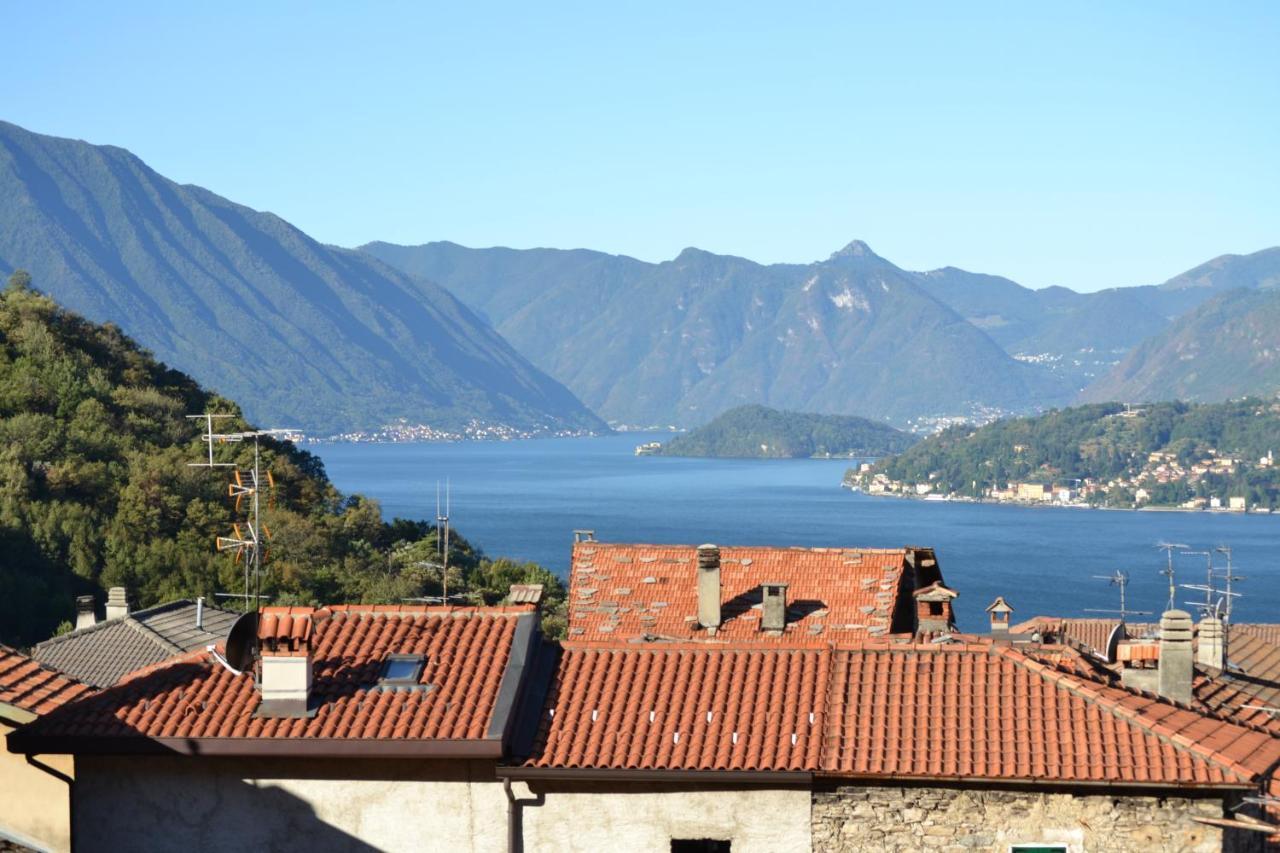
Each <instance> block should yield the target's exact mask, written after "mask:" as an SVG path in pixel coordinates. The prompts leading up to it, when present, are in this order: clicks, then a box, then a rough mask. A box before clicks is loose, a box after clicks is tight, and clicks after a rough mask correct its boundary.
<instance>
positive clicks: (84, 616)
mask: <svg viewBox="0 0 1280 853" xmlns="http://www.w3.org/2000/svg"><path fill="white" fill-rule="evenodd" d="M96 624H98V617H97V615H96V614H95V613H94V612H93V596H92V595H77V596H76V630H77V631H79V630H80V629H81V628H89V627H92V626H94V625H96Z"/></svg>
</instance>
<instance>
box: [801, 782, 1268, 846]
mask: <svg viewBox="0 0 1280 853" xmlns="http://www.w3.org/2000/svg"><path fill="white" fill-rule="evenodd" d="M1192 816H1202V817H1222V816H1223V801H1222V799H1219V798H1207V799H1192V798H1186V797H1158V796H1131V795H1128V794H1123V793H1117V794H1091V793H1079V794H1071V793H1038V792H1023V791H1014V790H985V789H974V788H940V787H932V788H931V787H888V786H886V787H841V788H837V789H835V790H829V791H815V792H814V794H813V849H814V850H815V851H833V853H834V851H838V852H839V853H845V851H855V850H875V851H881V850H883V851H899V850H904V851H905V850H911V851H915V850H938V851H944V853H972V851H975V850H1002V851H1007V850H1009V849H1010V846H1011V845H1014V844H1035V843H1037V842H1040V843H1045V844H1064V845H1066V848H1067V850H1069V851H1071V853H1083V851H1089V853H1104V851H1130V850H1142V851H1179V853H1210V851H1215V853H1216V851H1231V853H1237V851H1251V850H1260V849H1261V840H1260V839H1261V834H1260V833H1244V832H1228V833H1227V834H1226V836H1227V837H1225V838H1224V836H1223V831H1222V830H1220V829H1217V828H1215V827H1211V826H1205V825H1203V824H1199V823H1196V822H1194V821H1193V820H1191V818H1192Z"/></svg>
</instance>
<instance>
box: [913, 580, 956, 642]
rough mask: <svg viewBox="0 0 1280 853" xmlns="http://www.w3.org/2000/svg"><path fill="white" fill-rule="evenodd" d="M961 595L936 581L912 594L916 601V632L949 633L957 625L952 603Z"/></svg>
mask: <svg viewBox="0 0 1280 853" xmlns="http://www.w3.org/2000/svg"><path fill="white" fill-rule="evenodd" d="M957 595H959V593H958V592H956V591H955V590H953V589H948V588H947V587H945V586H943V585H942V581H934V582H933V583H931V584H929V585H928V586H926V587H922V588H921V589H917V590H916V591H915V592H913V593H912V596H914V597H915V600H916V631H919V632H922V633H930V632H934V633H947V632H949V631H950V630H951V629H952V627H954V625H955V617H954V616H953V615H952V612H951V601H952V600H953V599H954V598H955V597H956V596H957Z"/></svg>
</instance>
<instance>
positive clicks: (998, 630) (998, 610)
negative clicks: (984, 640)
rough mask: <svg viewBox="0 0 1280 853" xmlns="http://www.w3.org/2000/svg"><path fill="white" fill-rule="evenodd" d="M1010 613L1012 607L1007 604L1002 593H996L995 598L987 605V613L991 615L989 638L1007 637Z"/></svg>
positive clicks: (1003, 638) (1011, 612)
mask: <svg viewBox="0 0 1280 853" xmlns="http://www.w3.org/2000/svg"><path fill="white" fill-rule="evenodd" d="M1012 614H1013V608H1012V607H1010V606H1009V602H1007V601H1005V600H1004V596H1003V595H997V596H996V600H995V601H993V602H991V604H990V605H989V606H988V607H987V615H989V616H990V617H991V638H992V639H993V640H1008V639H1009V617H1010V616H1011V615H1012Z"/></svg>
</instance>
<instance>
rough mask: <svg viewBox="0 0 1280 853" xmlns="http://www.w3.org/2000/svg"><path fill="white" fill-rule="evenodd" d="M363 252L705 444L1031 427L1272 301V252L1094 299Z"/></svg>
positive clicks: (433, 252) (508, 256)
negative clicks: (734, 434) (863, 432)
mask: <svg viewBox="0 0 1280 853" xmlns="http://www.w3.org/2000/svg"><path fill="white" fill-rule="evenodd" d="M361 248H362V250H363V251H365V252H367V253H369V254H372V255H374V256H375V257H378V258H380V259H382V260H384V261H386V262H387V263H388V264H390V265H392V266H395V267H397V268H399V269H401V270H403V271H405V272H407V273H410V274H412V275H414V276H416V277H419V278H422V279H427V280H432V281H436V282H439V283H440V284H441V285H443V286H444V287H446V288H448V289H449V290H451V291H452V292H454V293H455V294H457V296H458V297H459V298H460V299H462V300H463V301H464V302H466V303H467V304H468V305H470V306H471V307H473V308H474V309H475V310H476V311H478V312H480V313H482V314H484V315H485V316H486V317H488V318H489V319H490V320H491V321H492V322H493V324H494V325H495V327H496V328H497V329H498V330H499V331H500V332H501V333H502V334H503V335H504V336H505V337H506V338H507V339H508V340H509V341H511V343H512V344H513V345H514V346H515V347H516V348H517V349H518V350H520V351H521V352H522V353H523V354H525V355H526V356H528V357H529V359H530V360H531V361H533V363H534V364H536V365H538V366H539V367H541V368H542V369H544V370H546V371H547V372H548V373H550V374H551V375H552V376H554V377H556V378H557V379H559V380H560V381H562V382H564V383H565V384H566V385H567V386H568V387H569V388H571V389H572V390H573V391H574V392H575V393H576V394H578V396H579V397H581V398H582V400H583V401H584V402H586V403H587V404H588V405H589V406H591V407H592V408H594V409H595V410H596V411H597V412H598V413H600V414H601V415H602V416H604V417H606V418H608V419H610V420H611V421H614V422H617V423H624V424H633V425H646V424H676V425H680V426H696V425H698V424H700V423H703V422H705V421H707V420H709V419H710V418H712V417H714V416H715V415H716V414H718V413H719V412H720V411H723V410H725V409H728V408H731V407H733V406H735V405H739V404H742V403H749V402H750V403H754V402H758V403H764V404H767V405H772V406H779V407H784V408H790V409H802V410H806V411H814V412H827V413H856V414H858V415H863V416H868V417H877V418H883V419H886V420H889V421H890V422H893V423H895V424H897V425H900V426H901V425H911V426H915V427H917V428H919V427H921V426H924V427H926V428H927V427H929V426H932V425H936V424H937V423H938V422H945V420H946V419H947V418H949V417H958V416H974V415H979V416H982V415H988V416H989V415H992V414H1002V413H1007V412H1028V411H1036V410H1039V409H1043V408H1047V407H1051V406H1056V405H1062V404H1065V403H1067V402H1070V401H1072V400H1076V399H1089V398H1090V397H1091V396H1092V395H1093V394H1094V391H1092V390H1091V389H1092V388H1094V387H1096V388H1109V387H1110V388H1116V387H1117V385H1116V380H1115V379H1114V374H1115V371H1117V370H1121V368H1120V366H1119V365H1120V362H1121V360H1122V359H1124V357H1125V356H1126V354H1127V353H1129V352H1130V351H1131V350H1133V348H1134V347H1136V346H1138V345H1139V344H1141V343H1143V342H1144V341H1146V340H1148V339H1149V338H1152V337H1153V336H1156V335H1160V334H1162V333H1164V332H1166V330H1168V329H1169V328H1170V325H1171V324H1172V323H1174V321H1175V320H1176V319H1178V318H1179V317H1181V316H1182V315H1184V314H1185V313H1186V312H1187V311H1189V310H1191V309H1194V308H1196V307H1197V306H1198V305H1200V304H1201V303H1202V302H1204V301H1205V300H1207V299H1211V298H1213V297H1214V296H1216V295H1218V294H1221V293H1223V292H1225V291H1228V290H1231V289H1233V288H1241V287H1244V288H1260V287H1261V288H1265V287H1268V286H1270V285H1271V284H1273V283H1276V282H1277V281H1280V248H1275V249H1267V250H1264V251H1261V252H1256V253H1254V254H1251V255H1224V256H1222V257H1220V258H1216V259H1214V260H1212V261H1209V262H1208V263H1206V264H1203V265H1201V266H1199V267H1196V268H1195V269H1193V270H1190V271H1188V272H1186V273H1183V274H1182V275H1179V276H1177V277H1175V278H1173V279H1170V280H1169V281H1167V282H1165V283H1164V284H1161V285H1145V286H1136V287H1115V288H1109V289H1105V290H1100V291H1096V292H1092V293H1078V292H1076V291H1073V290H1069V289H1067V288H1065V287H1049V288H1044V289H1041V290H1032V289H1030V288H1027V287H1023V286H1022V285H1019V284H1017V283H1016V282H1014V281H1011V280H1009V279H1007V278H1001V277H999V276H993V275H984V274H980V273H972V272H967V271H965V270H961V269H957V268H955V267H946V268H943V269H938V270H932V271H928V272H912V271H908V270H904V269H901V268H899V267H897V266H895V265H894V264H892V263H890V262H889V261H887V260H885V259H884V258H881V257H879V256H878V255H876V254H875V253H874V252H872V251H871V249H870V248H869V247H868V246H867V245H866V244H865V243H862V242H860V241H854V242H852V243H850V244H849V245H848V246H847V247H845V249H843V250H841V251H839V252H837V253H835V254H834V255H832V256H831V257H830V258H828V259H827V260H825V261H820V262H816V263H812V264H774V265H768V266H766V265H761V264H756V263H753V262H751V261H748V260H744V259H742V258H736V257H732V256H723V255H713V254H711V253H708V252H703V251H700V250H697V249H686V250H685V251H684V252H682V253H681V254H680V255H679V256H678V257H676V258H675V259H674V260H671V261H666V262H663V263H658V264H652V263H646V262H643V261H639V260H636V259H634V258H629V257H625V256H618V255H607V254H603V253H600V252H593V251H587V250H554V249H529V250H514V249H506V248H493V249H471V248H466V247H463V246H459V245H457V244H455V243H448V242H437V243H428V244H424V245H420V246H397V245H393V244H389V243H371V244H368V245H366V246H363V247H361ZM1198 328H1200V327H1198ZM1204 332H1205V333H1207V332H1208V330H1207V329H1204ZM1208 349H1212V347H1208ZM1145 369H1146V370H1151V369H1154V367H1148V368H1145ZM1131 372H1132V370H1131ZM1130 387H1133V386H1132V385H1126V386H1123V388H1124V389H1127V388H1130ZM1245 390H1246V391H1252V392H1254V393H1264V392H1265V389H1264V388H1255V387H1249V388H1246V389H1245ZM1216 399H1226V397H1225V396H1221V397H1217V398H1216Z"/></svg>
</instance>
